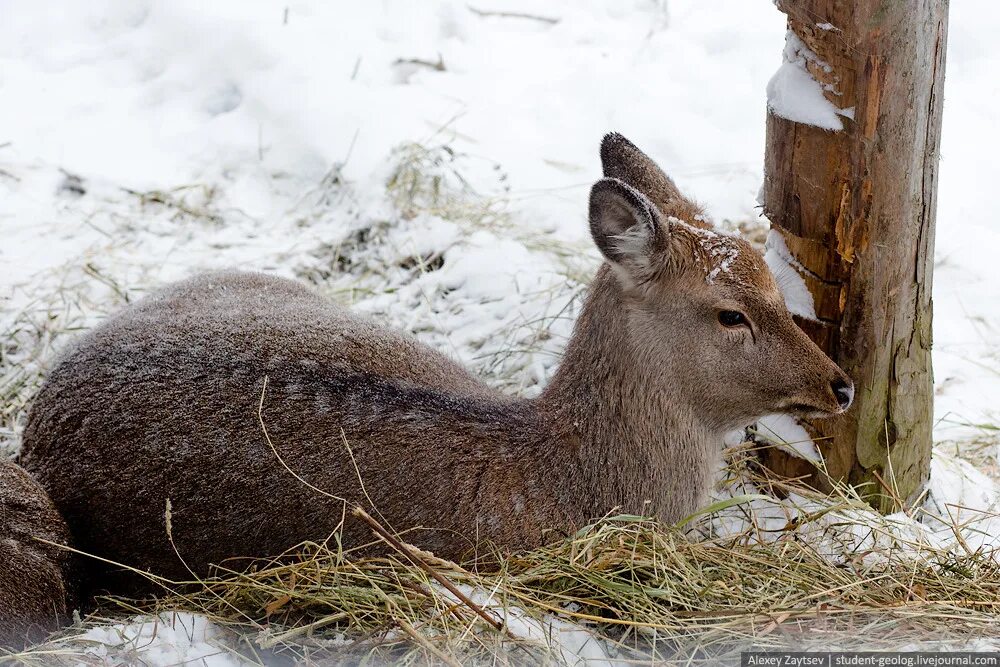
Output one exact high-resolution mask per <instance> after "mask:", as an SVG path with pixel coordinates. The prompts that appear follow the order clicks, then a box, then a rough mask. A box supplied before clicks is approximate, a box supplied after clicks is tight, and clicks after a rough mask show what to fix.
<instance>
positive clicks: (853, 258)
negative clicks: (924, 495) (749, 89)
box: [761, 0, 948, 512]
mask: <svg viewBox="0 0 1000 667" xmlns="http://www.w3.org/2000/svg"><path fill="white" fill-rule="evenodd" d="M777 4H778V8H779V9H780V10H781V11H782V12H784V13H785V14H786V15H787V17H788V29H789V37H788V40H789V41H788V43H787V44H786V59H787V58H788V57H789V53H790V52H789V49H791V55H792V56H793V57H794V56H796V55H798V56H800V57H801V58H800V59H799V60H798V63H799V65H800V66H803V67H805V68H806V70H807V71H808V73H809V74H811V75H812V78H813V79H814V80H815V81H816V82H818V84H819V86H821V88H820V89H819V90H822V95H823V96H824V97H825V98H826V100H827V101H829V103H830V104H831V105H832V107H831V108H835V109H836V110H839V111H838V112H837V114H836V115H835V116H833V117H834V119H835V120H834V123H835V124H840V125H842V129H840V130H830V129H822V128H820V127H816V126H814V125H811V124H807V123H808V122H809V119H808V118H805V119H804V120H805V121H806V122H796V121H794V120H789V119H788V118H786V117H781V116H780V115H778V114H779V113H784V115H786V116H796V114H795V113H788V111H787V109H785V110H783V109H781V108H778V107H779V106H781V105H779V104H772V103H769V108H770V113H769V114H768V119H767V151H766V156H765V169H764V172H765V179H764V188H763V190H762V193H761V195H762V196H761V203H762V204H763V207H764V213H765V214H766V215H767V217H768V218H769V219H770V221H771V224H772V229H773V230H775V233H778V234H780V235H781V237H782V238H783V240H784V243H785V245H786V246H787V248H788V251H789V252H790V254H791V255H792V257H793V258H794V260H797V264H798V265H800V266H799V267H798V269H799V273H800V274H801V275H802V277H803V279H804V281H805V284H806V286H807V287H808V289H809V291H810V293H811V294H812V297H813V302H814V310H815V314H816V318H817V321H810V320H807V319H801V318H799V319H798V321H799V324H800V325H801V326H802V328H803V329H805V330H806V332H807V333H809V334H810V336H812V338H813V339H814V340H815V341H816V342H817V343H819V345H820V346H821V347H822V348H823V349H824V350H826V351H827V352H828V353H829V354H830V356H831V357H832V358H833V359H835V360H836V361H837V362H838V363H839V364H840V365H841V367H842V368H844V370H845V371H847V373H848V374H850V375H851V377H852V378H854V381H855V383H856V387H857V395H856V400H855V404H854V407H852V408H851V410H850V412H849V413H848V414H847V415H845V416H843V417H839V418H836V419H832V420H827V421H817V422H814V423H811V424H809V426H810V427H811V428H812V429H813V430H814V431H815V432H816V433H817V435H818V437H819V438H820V440H817V444H818V445H819V446H820V449H821V451H822V452H823V454H824V457H825V459H826V464H827V471H828V473H829V474H830V475H831V477H833V478H839V479H846V480H848V481H849V482H850V483H851V484H853V485H855V486H856V487H857V488H858V489H859V490H860V491H861V493H862V494H863V495H864V496H865V497H866V498H868V499H869V500H870V501H871V502H872V503H873V504H874V505H875V506H876V507H877V508H879V509H880V510H882V511H886V512H888V511H893V510H894V509H895V508H897V507H898V505H899V504H900V503H901V502H904V503H905V502H907V501H910V500H913V499H914V497H915V495H916V494H918V493H919V492H920V491H921V488H922V485H923V483H924V482H925V480H926V479H927V475H928V470H929V464H930V453H931V428H932V420H933V382H932V375H931V355H930V348H931V272H932V268H933V260H934V218H935V207H936V200H937V197H936V192H937V168H938V152H939V145H940V141H939V140H940V132H941V105H942V100H943V95H942V91H943V83H944V64H945V44H946V37H947V29H948V2H947V0H912V1H908V2H900V1H897V0H853V1H847V0H779V1H778V3H777ZM772 101H773V100H772ZM792 101H793V102H794V101H795V100H792ZM820 105H822V100H820ZM838 119H839V120H838ZM800 120H803V119H801V118H800ZM821 124H822V123H821ZM828 126H829V124H828ZM793 264H795V262H793ZM765 463H766V464H767V465H768V467H770V468H771V469H772V470H774V471H775V472H778V473H780V474H785V475H795V474H797V473H800V472H803V471H804V469H803V468H801V467H800V466H801V462H798V461H795V460H793V459H790V458H788V457H786V456H783V455H782V454H781V453H780V452H773V451H772V452H769V453H768V454H767V456H766V460H765ZM814 481H815V482H816V483H817V484H818V485H819V486H821V487H823V486H825V484H824V483H823V480H821V479H819V478H818V477H814Z"/></svg>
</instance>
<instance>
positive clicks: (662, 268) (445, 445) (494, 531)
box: [24, 134, 853, 592]
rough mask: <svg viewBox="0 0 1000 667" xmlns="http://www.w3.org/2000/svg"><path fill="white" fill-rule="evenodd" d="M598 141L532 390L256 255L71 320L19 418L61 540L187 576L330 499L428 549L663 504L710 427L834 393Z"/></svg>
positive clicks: (825, 407)
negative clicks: (555, 330)
mask: <svg viewBox="0 0 1000 667" xmlns="http://www.w3.org/2000/svg"><path fill="white" fill-rule="evenodd" d="M601 160H602V163H603V166H604V174H605V176H606V178H603V179H601V180H600V181H598V182H597V184H596V185H594V187H593V189H592V190H591V194H590V228H591V232H592V234H593V238H594V241H595V242H596V244H597V246H598V248H599V249H600V251H601V252H602V253H603V255H604V258H605V260H606V261H605V263H604V265H603V266H602V267H601V268H600V270H599V271H598V272H597V276H596V277H595V279H594V281H593V283H592V284H591V286H590V290H589V294H588V297H587V299H586V303H585V305H584V307H583V312H582V313H581V315H580V317H579V321H578V322H577V323H576V329H575V332H574V334H573V337H572V339H571V341H570V343H569V346H568V348H567V350H566V354H565V358H564V360H563V362H562V365H561V367H560V368H559V370H558V372H557V373H556V375H555V377H554V378H553V380H552V381H551V383H550V384H549V386H548V387H547V388H546V389H545V391H544V392H543V393H542V394H541V396H540V397H538V398H537V399H533V400H524V399H519V398H513V397H510V396H505V395H503V394H500V393H498V392H496V391H494V390H492V389H490V388H489V387H487V386H485V385H484V384H483V383H482V382H480V381H479V380H478V379H476V378H475V377H473V376H472V375H470V374H469V373H468V372H467V371H466V370H465V369H463V368H462V367H460V366H459V365H457V364H456V363H454V362H453V361H451V360H450V359H448V358H446V357H445V356H443V355H441V354H439V353H437V352H435V351H433V350H431V349H429V348H427V347H424V346H423V345H421V344H420V343H418V342H417V341H415V340H414V339H412V338H410V337H409V336H407V335H405V334H403V333H401V332H398V331H394V330H390V329H386V328H383V327H380V326H378V325H377V324H375V323H373V322H370V321H368V320H366V319H363V318H361V317H357V316H355V315H352V314H350V313H349V312H346V311H344V310H342V309H341V308H339V307H337V306H335V305H334V304H332V303H329V302H328V301H326V300H324V299H322V298H320V297H319V296H317V295H316V294H314V293H313V292H312V291H310V290H309V289H307V288H306V287H304V286H302V285H300V284H297V283H294V282H291V281H288V280H283V279H280V278H274V277H270V276H266V275H260V274H253V273H238V272H229V273H214V274H209V275H203V276H200V277H197V278H194V279H191V280H188V281H186V282H182V283H179V284H176V285H173V286H171V287H168V288H166V289H165V290H163V291H161V292H159V293H156V294H153V295H151V296H149V297H147V298H145V299H143V300H142V301H140V302H138V303H136V304H134V305H132V306H130V307H128V308H126V309H125V310H124V311H122V312H121V313H119V314H118V315H116V316H114V317H112V318H110V319H108V320H107V321H106V322H105V323H103V324H102V325H101V326H99V327H97V328H96V329H95V330H93V331H92V332H90V333H89V334H88V335H86V336H85V337H84V338H83V339H82V340H81V341H80V342H79V343H78V344H77V345H76V346H75V347H74V348H73V349H72V350H70V351H69V352H68V353H67V354H66V355H65V356H64V357H63V359H62V360H61V362H60V363H59V364H58V365H57V366H56V368H55V369H54V370H53V371H52V373H51V375H50V376H49V377H48V380H47V382H46V383H45V386H44V387H43V388H42V390H41V392H40V394H39V396H38V398H37V400H36V401H35V403H34V407H33V409H32V412H31V415H30V418H29V421H28V426H27V430H26V432H25V435H24V452H25V453H24V458H25V461H26V465H27V466H28V468H29V469H30V470H31V471H32V472H33V473H34V474H35V475H36V476H37V477H38V479H39V480H41V482H42V484H43V485H44V486H45V487H46V488H47V489H48V490H49V492H50V493H51V494H52V497H53V498H54V500H55V502H56V504H57V506H58V507H59V509H60V510H61V511H62V512H63V514H64V515H65V517H66V520H67V522H68V523H69V525H70V529H71V530H72V533H73V538H74V540H75V542H76V544H77V547H78V548H79V549H82V550H83V551H85V552H90V553H93V554H96V555H98V556H102V557H104V558H107V559H110V560H113V561H116V562H120V563H124V564H127V565H130V566H133V567H139V568H144V569H149V570H151V571H153V572H156V573H158V574H161V575H165V576H168V577H185V578H187V577H188V576H189V575H188V574H186V572H185V568H186V567H190V568H192V569H193V570H194V571H195V572H196V573H198V574H202V573H204V572H205V570H206V568H207V566H208V564H209V563H213V562H214V563H218V562H220V561H222V560H224V559H226V558H230V557H235V556H265V555H273V554H277V553H279V552H281V551H283V550H285V549H287V548H289V547H291V546H293V545H295V544H297V543H298V542H301V541H304V540H316V541H320V540H324V539H326V538H327V537H328V536H329V535H330V534H331V533H334V532H336V531H338V530H342V540H343V543H344V544H345V545H346V546H356V545H359V544H363V543H365V542H367V541H369V540H370V539H371V533H370V532H369V530H368V528H367V527H366V526H365V525H363V524H361V523H360V522H358V521H356V520H352V519H351V517H350V513H349V512H348V514H347V517H346V519H345V517H344V506H345V502H344V501H345V500H346V503H347V504H348V509H350V506H353V504H355V503H358V504H361V505H363V506H364V507H366V508H367V509H368V511H369V512H371V513H372V514H373V515H375V516H380V517H382V519H383V520H384V522H385V523H386V524H387V525H388V527H390V528H391V529H393V530H395V531H401V530H406V529H413V528H416V527H422V528H423V530H421V531H419V532H411V533H409V534H408V536H407V539H408V540H410V541H412V542H414V543H416V544H417V545H419V546H421V547H423V548H425V549H430V550H432V551H433V552H435V553H436V554H438V555H440V556H443V557H447V558H452V559H461V558H465V557H469V556H470V555H472V554H474V553H475V550H476V546H477V544H478V543H479V542H480V541H482V540H486V541H489V542H490V543H492V544H493V545H494V546H496V547H499V548H500V549H502V550H515V549H522V548H526V547H532V546H535V545H538V544H539V543H541V542H543V541H545V540H550V539H555V538H557V537H558V536H559V535H563V534H566V533H568V532H570V531H572V530H574V529H575V528H578V527H580V526H582V525H583V524H584V523H585V522H586V521H588V520H589V519H591V518H593V517H600V516H601V515H604V514H605V513H607V512H609V511H611V510H613V509H615V508H617V509H618V510H619V511H623V512H631V513H642V514H647V515H654V516H656V517H659V518H660V519H662V520H663V521H668V522H669V521H674V520H677V519H679V518H681V517H684V516H686V515H687V514H689V513H690V512H692V511H694V510H695V509H697V507H698V505H699V503H701V502H702V501H703V499H704V497H705V495H706V491H707V489H708V487H709V483H710V475H711V473H712V471H713V467H714V463H715V461H716V460H717V458H718V455H719V452H720V450H721V443H722V438H723V434H725V433H726V432H728V431H731V430H733V429H736V428H741V427H745V426H747V425H748V424H750V423H752V422H753V421H754V420H755V419H756V418H758V417H760V416H762V415H765V414H769V413H774V412H781V411H788V412H795V413H801V414H809V415H813V416H816V415H831V414H836V413H840V412H843V411H844V410H845V409H846V408H847V407H848V405H849V404H850V402H851V395H852V392H853V387H852V385H851V382H850V380H849V379H848V378H847V377H846V376H845V375H844V373H843V371H841V370H840V368H838V367H837V366H836V365H835V364H834V363H833V362H832V361H830V359H828V358H827V357H826V356H824V354H823V353H822V352H821V351H820V350H819V348H817V347H816V346H815V345H814V344H813V343H812V342H811V341H810V340H809V339H808V338H807V337H806V335H805V334H804V333H803V332H802V331H801V330H800V329H799V328H798V327H797V326H796V325H795V323H794V322H793V321H792V318H791V316H790V315H789V314H788V312H787V310H786V308H785V306H784V303H783V301H782V297H781V294H780V293H779V291H778V287H777V286H776V284H775V281H774V279H773V278H772V276H771V274H770V272H769V271H768V269H767V267H766V265H765V264H764V262H763V260H762V258H761V257H760V255H759V254H757V253H756V252H755V251H754V250H753V249H752V248H751V247H750V246H749V245H748V244H747V243H746V242H745V241H742V240H740V239H737V238H734V237H732V236H726V235H722V234H718V233H715V232H713V231H711V230H709V229H706V228H704V226H703V224H702V223H701V222H700V220H701V219H702V218H701V216H700V214H699V209H698V207H696V206H695V205H693V204H692V203H690V202H689V201H688V200H686V199H684V198H683V197H682V196H681V195H680V193H679V192H678V190H677V188H676V187H675V186H674V183H673V182H672V181H671V180H670V179H669V178H668V177H667V176H666V175H665V174H664V173H663V172H662V171H660V169H659V168H658V167H657V166H656V164H655V163H654V162H653V161H652V160H650V159H649V158H648V157H646V155H644V154H643V153H642V152H640V151H639V150H638V149H637V148H636V147H635V146H633V145H632V144H631V143H629V142H628V141H627V140H626V139H625V138H624V137H622V136H620V135H618V134H610V135H608V136H607V137H605V138H604V141H603V143H602V145H601ZM342 499H343V500H342ZM168 500H169V501H170V504H171V506H172V541H173V544H171V543H170V541H169V540H168V531H167V529H166V528H167V525H166V521H165V512H164V510H165V507H166V505H167V501H168ZM174 547H176V552H177V553H175V551H174ZM178 554H179V556H180V557H182V558H183V559H184V564H182V563H181V561H180V559H179V558H178ZM91 566H92V564H91ZM91 577H92V579H91V585H93V584H97V585H99V586H102V587H105V588H110V589H111V590H114V591H117V592H131V591H132V590H133V589H132V586H131V584H130V583H129V582H128V581H125V580H122V579H117V578H114V577H112V575H111V574H110V573H107V572H103V573H99V572H91ZM93 577H100V578H99V579H97V580H95V579H93Z"/></svg>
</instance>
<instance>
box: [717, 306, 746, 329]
mask: <svg viewBox="0 0 1000 667" xmlns="http://www.w3.org/2000/svg"><path fill="white" fill-rule="evenodd" d="M719 323H720V324H722V326H724V327H738V326H741V325H745V324H746V323H747V318H746V315H744V314H743V313H741V312H739V311H737V310H723V311H719Z"/></svg>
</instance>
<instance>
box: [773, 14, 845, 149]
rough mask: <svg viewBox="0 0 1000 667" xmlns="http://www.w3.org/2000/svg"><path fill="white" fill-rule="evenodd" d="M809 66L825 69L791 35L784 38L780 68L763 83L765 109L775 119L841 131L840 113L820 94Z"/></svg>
mask: <svg viewBox="0 0 1000 667" xmlns="http://www.w3.org/2000/svg"><path fill="white" fill-rule="evenodd" d="M807 62H813V63H816V64H818V65H819V66H821V67H823V68H824V69H827V70H828V69H829V65H827V64H826V63H823V62H822V61H820V60H818V59H817V58H816V54H814V53H813V52H812V51H810V50H809V48H808V47H807V46H806V45H805V44H803V43H802V40H800V39H799V38H798V36H796V34H795V33H794V32H792V31H791V30H789V31H788V32H787V34H786V35H785V49H784V51H783V52H782V62H781V66H780V67H778V71H777V72H775V73H774V76H773V77H771V80H770V81H768V83H767V108H768V109H769V110H770V111H771V113H773V114H774V115H776V116H780V117H781V118H787V119H788V120H791V121H794V122H796V123H803V124H805V125H815V126H816V127H821V128H823V129H824V130H833V131H839V130H842V129H844V123H843V121H841V120H840V117H839V115H840V110H839V109H838V108H837V107H836V106H834V105H833V103H831V102H830V101H829V100H828V99H826V96H825V95H824V94H823V86H822V85H821V84H820V83H819V82H818V81H817V80H816V79H814V78H813V76H812V74H810V73H809V70H808V69H807V68H806V63H807Z"/></svg>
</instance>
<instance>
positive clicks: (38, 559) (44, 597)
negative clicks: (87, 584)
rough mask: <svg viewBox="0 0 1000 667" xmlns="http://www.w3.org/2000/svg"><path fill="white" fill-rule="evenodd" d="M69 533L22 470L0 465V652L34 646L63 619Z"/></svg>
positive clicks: (68, 587)
mask: <svg viewBox="0 0 1000 667" xmlns="http://www.w3.org/2000/svg"><path fill="white" fill-rule="evenodd" d="M35 538H41V539H44V540H48V541H49V542H55V543H57V544H63V545H67V544H69V530H68V529H67V528H66V524H65V523H64V522H63V520H62V517H61V516H59V513H58V512H57V511H56V508H55V507H54V506H53V505H52V501H51V500H49V497H48V496H47V495H46V494H45V491H44V490H42V487H40V486H39V485H38V484H37V483H36V482H35V481H34V480H33V479H31V477H29V476H28V473H26V472H25V471H24V470H22V469H21V468H19V467H17V466H16V465H14V464H13V463H11V462H10V461H4V460H0V646H8V647H9V646H14V647H19V646H21V645H23V644H25V643H28V642H31V641H35V640H37V639H39V638H41V637H44V636H45V634H46V633H47V632H49V631H51V630H53V629H55V627H56V626H57V625H58V623H59V621H60V619H62V618H64V617H65V615H66V611H67V605H69V604H71V603H72V601H71V600H70V598H69V597H68V591H69V590H71V588H72V586H71V585H70V582H71V577H70V570H69V565H70V560H71V559H70V553H69V552H68V551H65V550H63V549H60V548H58V547H54V546H50V545H47V544H44V543H42V542H39V541H38V540H37V539H35Z"/></svg>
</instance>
